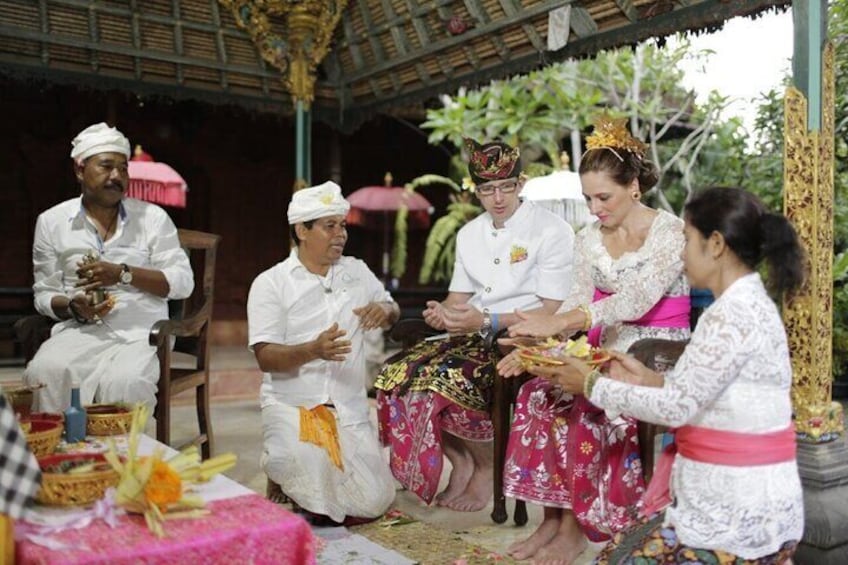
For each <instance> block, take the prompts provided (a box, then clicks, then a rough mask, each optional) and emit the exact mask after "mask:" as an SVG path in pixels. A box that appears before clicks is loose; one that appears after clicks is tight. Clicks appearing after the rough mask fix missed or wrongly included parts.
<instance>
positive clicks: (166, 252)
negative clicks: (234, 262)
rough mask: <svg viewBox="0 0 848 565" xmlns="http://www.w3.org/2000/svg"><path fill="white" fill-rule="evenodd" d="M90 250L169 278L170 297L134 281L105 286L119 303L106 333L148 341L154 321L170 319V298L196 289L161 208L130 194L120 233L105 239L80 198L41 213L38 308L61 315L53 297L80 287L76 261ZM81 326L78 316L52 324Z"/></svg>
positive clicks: (35, 249) (35, 257) (36, 248)
mask: <svg viewBox="0 0 848 565" xmlns="http://www.w3.org/2000/svg"><path fill="white" fill-rule="evenodd" d="M90 251H94V252H95V253H97V254H99V256H100V258H101V259H102V260H103V261H108V262H110V263H117V264H120V263H126V264H127V265H129V266H130V267H142V268H145V269H155V270H158V271H161V272H162V273H163V274H164V275H165V278H166V279H167V281H168V286H169V291H168V297H167V298H162V297H159V296H155V295H153V294H151V293H149V292H144V291H142V290H140V289H138V288H136V287H134V286H132V285H120V284H119V285H115V286H113V287H108V288H106V290H107V292H108V293H109V294H111V295H113V296H114V297H115V299H116V303H115V307H114V308H113V309H112V311H111V312H109V313H108V314H107V315H106V316H105V317H104V321H105V322H106V324H104V326H106V328H105V329H104V331H108V332H114V334H115V335H117V336H118V337H119V338H123V339H126V340H130V341H134V340H138V339H146V337H147V335H148V333H149V332H150V327H151V326H152V325H153V324H154V322H156V321H157V320H162V319H165V318H167V317H168V302H167V300H168V299H181V298H186V297H188V296H189V295H190V294H191V292H192V290H193V289H194V275H193V273H192V270H191V265H190V263H189V260H188V256H187V255H186V253H185V251H184V250H183V249H182V247H180V240H179V237H178V235H177V228H176V226H174V223H173V222H172V221H171V218H169V217H168V214H167V213H166V212H165V211H164V210H163V209H162V208H160V207H159V206H156V205H154V204H149V203H147V202H142V201H140V200H135V199H132V198H125V199H124V200H123V201H122V202H121V206H120V209H119V217H118V222H117V226H116V229H115V234H114V235H113V236H112V237H111V238H110V239H109V240H108V241H105V242H104V241H102V240H101V238H100V235H99V233H98V232H97V228H96V227H95V226H94V224H93V223H92V222H91V220H90V219H89V218H88V216H87V215H86V213H85V209H84V208H83V207H82V197H77V198H72V199H71V200H66V201H65V202H62V203H60V204H57V205H56V206H53V207H52V208H50V209H49V210H46V211H45V212H43V213H41V214H40V215H39V216H38V220H37V222H36V224H35V237H34V240H33V246H32V262H33V271H34V276H35V283H34V284H33V287H32V288H33V293H34V298H35V308H36V310H38V311H39V312H40V313H42V314H44V315H46V316H50V317H51V318H53V319H56V320H58V319H59V318H58V316H57V315H56V314H55V313H54V312H53V308H52V307H51V301H52V300H53V297H54V296H57V295H61V296H67V297H68V298H71V297H73V296H74V295H75V294H76V293H77V292H78V291H79V289H77V288H75V285H76V284H77V282H78V281H79V277H78V276H77V269H78V268H79V267H78V265H77V263H79V262H80V261H81V260H82V258H83V256H84V255H85V254H86V253H88V252H90ZM76 326H78V324H77V322H75V321H74V320H72V319H71V320H65V321H63V322H60V323H59V324H56V325H55V326H54V327H53V333H54V334H55V333H57V332H61V331H63V330H65V329H67V328H69V327H76Z"/></svg>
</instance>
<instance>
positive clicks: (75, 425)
mask: <svg viewBox="0 0 848 565" xmlns="http://www.w3.org/2000/svg"><path fill="white" fill-rule="evenodd" d="M86 419H87V417H86V413H85V408H83V407H82V405H81V404H80V390H79V385H74V386H73V387H72V388H71V405H70V406H68V408H67V410H65V441H67V442H68V443H76V442H78V441H82V440H84V439H85V427H86Z"/></svg>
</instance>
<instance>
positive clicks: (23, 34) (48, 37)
mask: <svg viewBox="0 0 848 565" xmlns="http://www.w3.org/2000/svg"><path fill="white" fill-rule="evenodd" d="M0 37H11V38H14V39H24V40H29V41H36V42H43V43H45V44H47V45H48V46H49V45H61V46H63V47H78V48H80V49H90V50H93V51H97V52H98V53H99V52H108V53H116V54H118V55H126V56H128V57H139V58H141V59H150V60H152V61H163V62H166V63H173V64H182V65H192V66H195V67H200V68H205V69H213V70H216V71H225V72H233V73H241V74H244V75H248V76H256V77H268V78H271V79H279V78H280V74H279V73H277V72H273V73H272V72H269V71H268V70H267V69H266V68H265V67H264V66H261V67H260V68H256V67H247V66H244V65H233V64H230V63H227V64H222V63H220V62H218V61H214V62H213V61H212V60H210V59H196V58H194V57H186V56H178V55H175V54H172V53H165V52H163V51H154V50H152V49H135V48H133V47H126V46H124V45H116V44H113V43H108V44H105V45H104V44H100V43H95V42H93V41H90V40H84V39H79V38H76V37H68V36H64V35H60V34H57V33H42V32H38V31H32V30H27V29H22V28H18V27H10V26H7V25H3V24H0Z"/></svg>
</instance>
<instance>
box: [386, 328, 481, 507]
mask: <svg viewBox="0 0 848 565" xmlns="http://www.w3.org/2000/svg"><path fill="white" fill-rule="evenodd" d="M493 378H494V364H493V362H492V352H491V350H489V349H488V348H486V347H485V345H484V343H483V340H482V338H480V337H479V336H476V335H474V336H455V337H452V338H450V339H447V340H444V341H436V342H422V343H419V344H418V345H416V346H415V347H413V348H411V349H410V350H409V351H406V352H403V353H402V354H401V355H399V356H396V357H393V358H390V359H388V360H387V361H386V365H384V366H383V369H382V370H381V372H380V375H379V376H378V377H377V381H376V383H375V384H374V386H375V388H377V421H378V426H379V430H380V441H381V442H382V443H383V445H387V446H389V447H390V448H391V455H390V457H389V466H390V467H391V470H392V474H393V475H394V476H395V478H396V479H397V480H398V481H399V482H400V483H401V484H402V485H403V487H404V488H406V489H407V490H409V491H411V492H414V493H415V494H416V495H418V496H419V497H420V498H421V499H422V500H424V501H425V502H427V503H430V502H431V501H432V500H433V498H434V497H435V496H436V492H437V490H438V487H439V479H440V478H441V475H442V456H443V450H442V434H443V433H444V432H446V433H449V434H452V435H454V436H457V437H459V438H462V439H467V440H472V441H491V440H492V438H493V437H494V428H493V427H492V420H491V418H490V416H489V406H490V404H491V389H492V380H493Z"/></svg>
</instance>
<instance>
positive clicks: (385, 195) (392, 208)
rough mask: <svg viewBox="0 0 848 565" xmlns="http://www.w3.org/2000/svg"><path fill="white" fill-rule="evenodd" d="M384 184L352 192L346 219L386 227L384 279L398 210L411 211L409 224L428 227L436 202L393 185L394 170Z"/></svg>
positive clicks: (349, 197) (351, 222) (374, 226)
mask: <svg viewBox="0 0 848 565" xmlns="http://www.w3.org/2000/svg"><path fill="white" fill-rule="evenodd" d="M383 180H384V182H385V185H384V186H364V187H362V188H360V189H358V190H355V191H354V192H352V193H351V194H349V195H348V196H347V197H346V198H347V201H348V202H350V211H349V212H348V214H347V222H348V223H349V224H351V225H354V226H363V227H366V228H375V229H382V231H383V263H382V268H383V279H384V280H388V274H389V230H390V229H391V228H392V224H393V222H394V219H395V214H396V213H397V212H398V210H400V209H401V208H403V207H406V209H407V210H408V211H409V215H408V216H407V221H408V225H409V227H410V228H420V229H426V228H428V227H430V214H431V213H432V211H433V206H432V205H431V204H430V202H429V201H428V200H427V199H426V198H424V197H423V196H421V195H420V194H418V193H417V192H415V191H412V190H407V189H406V188H404V187H402V186H392V180H393V179H392V174H391V173H386V176H385V177H384V179H383Z"/></svg>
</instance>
